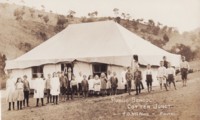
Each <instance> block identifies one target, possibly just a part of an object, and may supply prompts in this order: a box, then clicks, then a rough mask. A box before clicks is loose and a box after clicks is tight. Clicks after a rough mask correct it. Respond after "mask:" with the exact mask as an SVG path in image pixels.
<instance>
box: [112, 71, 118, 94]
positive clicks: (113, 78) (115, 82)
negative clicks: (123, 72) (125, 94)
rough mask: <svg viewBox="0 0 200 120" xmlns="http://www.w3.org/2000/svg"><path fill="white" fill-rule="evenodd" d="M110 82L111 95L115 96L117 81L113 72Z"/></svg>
mask: <svg viewBox="0 0 200 120" xmlns="http://www.w3.org/2000/svg"><path fill="white" fill-rule="evenodd" d="M110 82H111V88H112V94H113V95H116V94H117V87H118V79H117V76H116V72H113V76H112V77H111V79H110Z"/></svg>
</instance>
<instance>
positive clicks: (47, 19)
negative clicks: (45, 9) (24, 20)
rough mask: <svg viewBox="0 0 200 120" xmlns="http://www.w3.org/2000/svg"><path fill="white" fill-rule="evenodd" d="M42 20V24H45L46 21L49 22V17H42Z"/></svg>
mask: <svg viewBox="0 0 200 120" xmlns="http://www.w3.org/2000/svg"><path fill="white" fill-rule="evenodd" d="M43 20H44V22H45V23H46V24H47V23H48V21H49V16H48V15H46V16H44V17H43Z"/></svg>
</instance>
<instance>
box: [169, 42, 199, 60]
mask: <svg viewBox="0 0 200 120" xmlns="http://www.w3.org/2000/svg"><path fill="white" fill-rule="evenodd" d="M170 52H172V53H176V54H180V55H182V56H185V57H186V59H187V60H188V61H190V60H193V59H194V58H195V56H196V55H197V53H198V50H196V51H192V50H191V48H190V46H186V45H184V44H176V45H175V46H173V47H172V48H171V50H170Z"/></svg>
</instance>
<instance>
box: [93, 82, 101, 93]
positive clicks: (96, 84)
mask: <svg viewBox="0 0 200 120" xmlns="http://www.w3.org/2000/svg"><path fill="white" fill-rule="evenodd" d="M100 90H101V80H100V79H98V80H94V91H100Z"/></svg>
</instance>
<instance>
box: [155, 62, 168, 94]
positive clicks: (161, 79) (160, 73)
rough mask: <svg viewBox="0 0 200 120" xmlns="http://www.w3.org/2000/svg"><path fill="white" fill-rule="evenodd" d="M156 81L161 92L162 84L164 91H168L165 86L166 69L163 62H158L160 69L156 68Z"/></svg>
mask: <svg viewBox="0 0 200 120" xmlns="http://www.w3.org/2000/svg"><path fill="white" fill-rule="evenodd" d="M157 79H158V80H159V83H160V89H161V90H162V84H164V87H165V89H166V91H168V90H167V84H166V68H165V67H164V62H163V61H160V67H159V68H158V73H157Z"/></svg>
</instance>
